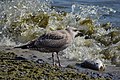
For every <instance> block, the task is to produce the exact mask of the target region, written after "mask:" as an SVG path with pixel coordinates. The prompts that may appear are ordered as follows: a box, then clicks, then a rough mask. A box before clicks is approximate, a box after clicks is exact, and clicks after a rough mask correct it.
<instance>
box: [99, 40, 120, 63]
mask: <svg viewBox="0 0 120 80" xmlns="http://www.w3.org/2000/svg"><path fill="white" fill-rule="evenodd" d="M119 47H120V42H118V43H117V44H115V45H112V46H109V47H107V48H106V49H103V50H102V51H101V52H100V54H103V58H104V59H107V60H110V61H111V63H112V64H115V65H116V64H118V63H120V54H119V53H120V50H119Z"/></svg>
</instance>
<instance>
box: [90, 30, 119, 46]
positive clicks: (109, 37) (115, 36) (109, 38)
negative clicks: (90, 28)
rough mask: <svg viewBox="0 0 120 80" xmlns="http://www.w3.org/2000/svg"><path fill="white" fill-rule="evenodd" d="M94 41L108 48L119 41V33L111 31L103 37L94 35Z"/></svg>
mask: <svg viewBox="0 0 120 80" xmlns="http://www.w3.org/2000/svg"><path fill="white" fill-rule="evenodd" d="M92 37H93V38H94V39H95V40H96V41H98V42H100V43H101V44H103V45H105V46H109V45H112V44H116V43H118V42H119V41H120V32H119V31H112V32H109V33H108V34H104V35H96V36H92Z"/></svg>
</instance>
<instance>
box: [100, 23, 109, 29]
mask: <svg viewBox="0 0 120 80" xmlns="http://www.w3.org/2000/svg"><path fill="white" fill-rule="evenodd" d="M101 27H102V28H104V29H105V30H108V29H110V28H111V23H110V22H108V23H105V24H101Z"/></svg>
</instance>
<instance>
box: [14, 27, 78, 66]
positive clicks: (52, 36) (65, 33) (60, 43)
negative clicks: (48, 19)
mask: <svg viewBox="0 0 120 80" xmlns="http://www.w3.org/2000/svg"><path fill="white" fill-rule="evenodd" d="M78 34H79V31H78V30H77V29H76V28H73V27H68V28H66V29H65V30H56V31H51V32H49V33H45V34H43V35H42V36H40V37H38V38H37V39H35V40H32V41H30V42H28V43H27V44H25V45H22V46H18V47H15V48H22V49H32V50H37V51H40V52H51V53H52V60H53V65H55V61H54V53H56V54H57V59H58V64H59V66H61V65H60V60H59V56H58V53H59V52H60V51H62V50H64V49H66V48H67V47H68V46H69V45H70V44H71V43H72V42H73V40H74V38H75V37H76V36H78Z"/></svg>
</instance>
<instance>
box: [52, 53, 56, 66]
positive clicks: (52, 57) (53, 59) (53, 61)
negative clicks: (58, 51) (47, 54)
mask: <svg viewBox="0 0 120 80" xmlns="http://www.w3.org/2000/svg"><path fill="white" fill-rule="evenodd" d="M52 60H53V66H55V60H54V53H52Z"/></svg>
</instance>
